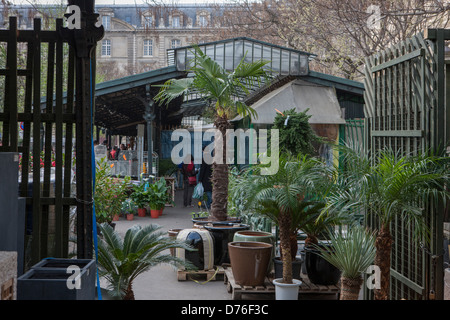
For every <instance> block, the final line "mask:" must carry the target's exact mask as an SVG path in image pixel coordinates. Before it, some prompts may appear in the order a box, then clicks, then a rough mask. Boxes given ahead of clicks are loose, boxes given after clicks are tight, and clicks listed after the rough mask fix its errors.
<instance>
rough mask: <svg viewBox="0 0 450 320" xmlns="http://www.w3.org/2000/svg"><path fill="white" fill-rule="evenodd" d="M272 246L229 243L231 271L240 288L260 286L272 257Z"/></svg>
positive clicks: (266, 244) (262, 243) (258, 243)
mask: <svg viewBox="0 0 450 320" xmlns="http://www.w3.org/2000/svg"><path fill="white" fill-rule="evenodd" d="M272 248H273V245H271V244H269V243H265V242H253V241H243V242H230V243H228V252H229V255H230V263H231V270H232V272H233V277H234V280H235V281H236V283H237V284H239V285H241V286H262V285H263V284H264V280H265V279H266V274H267V268H268V266H269V262H270V258H271V256H272Z"/></svg>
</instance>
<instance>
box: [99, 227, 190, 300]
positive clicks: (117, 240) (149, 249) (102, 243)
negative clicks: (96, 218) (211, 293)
mask: <svg viewBox="0 0 450 320" xmlns="http://www.w3.org/2000/svg"><path fill="white" fill-rule="evenodd" d="M160 229H161V227H160V226H158V225H154V224H152V225H148V226H145V227H142V226H140V225H135V226H133V227H131V228H130V229H128V230H127V232H126V233H125V236H124V237H123V238H122V237H121V236H120V234H119V233H118V232H116V231H114V230H113V229H112V228H111V227H110V226H109V225H108V224H105V223H103V224H101V225H100V230H101V234H102V236H101V237H100V238H99V242H98V271H99V275H100V276H101V277H102V278H104V279H105V280H106V281H107V284H108V290H109V291H108V292H109V295H111V296H114V297H119V298H121V299H123V300H134V298H135V297H134V292H133V282H134V280H136V278H137V277H138V276H139V275H140V274H142V273H144V272H146V271H148V270H149V269H150V268H151V267H154V266H157V265H159V264H161V263H167V264H170V265H173V266H176V267H184V268H187V269H189V270H195V269H196V268H195V267H194V266H193V265H192V264H191V263H189V262H188V261H185V260H183V259H179V258H177V257H174V256H172V255H170V254H168V253H166V252H168V251H169V250H167V249H171V248H183V249H185V250H192V248H191V247H190V246H189V245H188V244H186V242H184V241H179V240H177V239H176V238H174V237H169V236H167V235H166V233H165V232H163V231H161V230H160Z"/></svg>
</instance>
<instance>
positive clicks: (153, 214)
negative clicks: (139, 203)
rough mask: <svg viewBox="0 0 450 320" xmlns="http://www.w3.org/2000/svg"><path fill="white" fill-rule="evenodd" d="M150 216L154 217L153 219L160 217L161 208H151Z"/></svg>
mask: <svg viewBox="0 0 450 320" xmlns="http://www.w3.org/2000/svg"><path fill="white" fill-rule="evenodd" d="M150 217H152V218H153V219H157V218H159V210H156V209H150Z"/></svg>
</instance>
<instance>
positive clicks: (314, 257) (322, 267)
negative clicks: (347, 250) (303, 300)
mask: <svg viewBox="0 0 450 320" xmlns="http://www.w3.org/2000/svg"><path fill="white" fill-rule="evenodd" d="M305 266H306V272H307V273H308V278H309V281H311V282H312V283H314V284H320V285H335V284H337V283H338V282H339V279H340V277H341V271H340V270H339V269H337V268H336V267H335V266H333V265H332V264H331V263H329V262H328V261H326V260H325V259H323V258H322V257H321V256H320V255H319V251H318V250H316V249H313V248H308V247H305Z"/></svg>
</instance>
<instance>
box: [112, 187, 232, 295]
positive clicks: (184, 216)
mask: <svg viewBox="0 0 450 320" xmlns="http://www.w3.org/2000/svg"><path fill="white" fill-rule="evenodd" d="M182 196H183V195H182V191H178V192H177V196H176V199H175V203H176V206H175V207H166V208H165V209H164V212H163V215H162V216H161V217H159V218H157V219H152V218H150V217H149V216H146V217H138V216H135V217H134V220H132V221H127V220H126V219H125V218H124V217H122V218H120V220H119V221H117V222H116V230H117V231H118V232H119V233H121V234H122V235H125V232H126V231H127V230H128V228H130V227H131V226H133V225H135V224H141V225H148V224H152V223H153V224H158V225H160V226H161V227H162V230H165V231H168V230H169V229H175V228H177V229H186V228H192V221H191V212H194V211H196V208H183V203H182V199H183V197H182ZM197 210H198V209H197ZM221 279H222V277H218V280H216V281H209V282H207V283H205V284H199V283H196V282H194V281H191V280H188V281H178V279H177V271H176V269H174V268H173V267H172V266H169V265H159V266H156V267H153V268H152V269H150V270H149V271H148V272H146V273H143V274H142V275H140V276H139V277H138V278H137V279H136V281H135V282H134V285H133V290H134V294H135V298H136V300H230V299H231V294H229V293H228V292H227V290H226V286H225V284H224V283H223V280H221ZM199 282H203V281H199Z"/></svg>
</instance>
